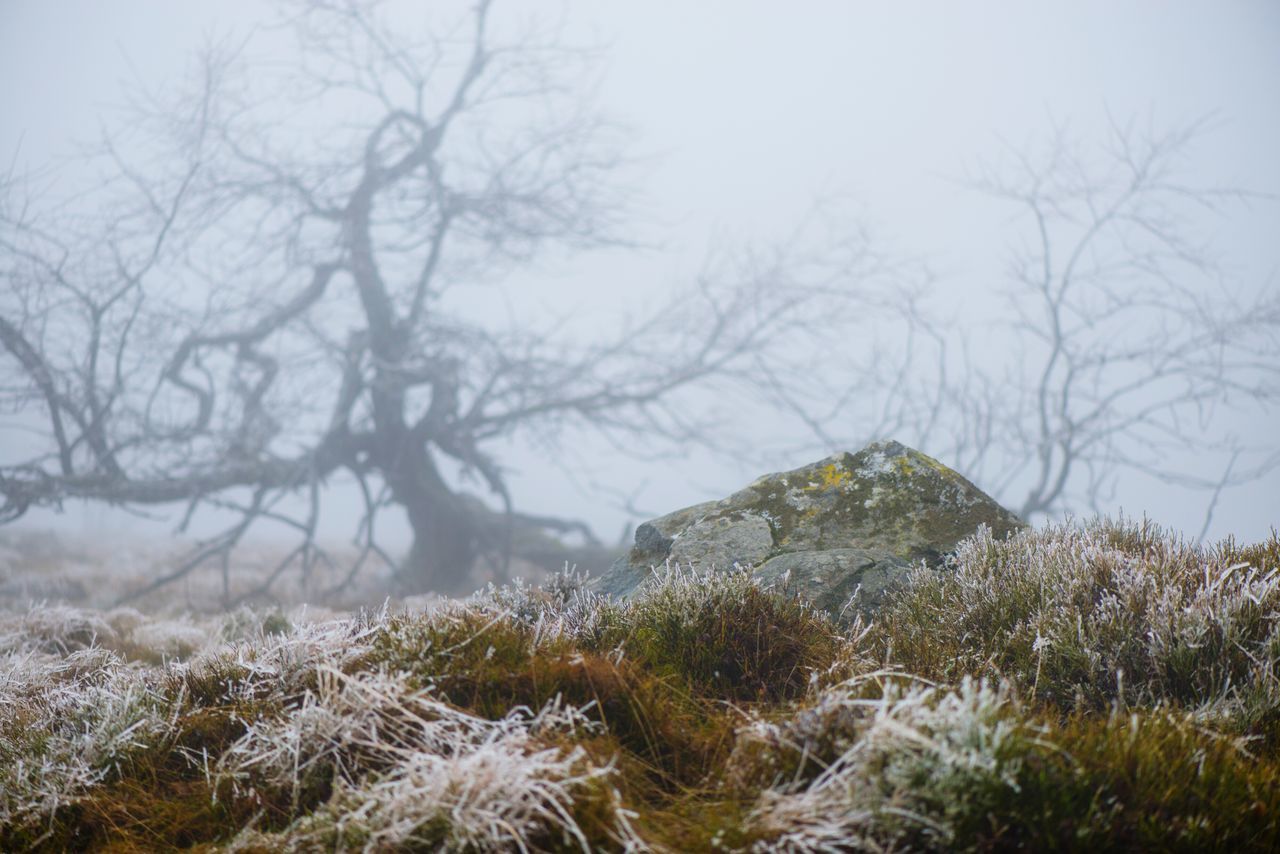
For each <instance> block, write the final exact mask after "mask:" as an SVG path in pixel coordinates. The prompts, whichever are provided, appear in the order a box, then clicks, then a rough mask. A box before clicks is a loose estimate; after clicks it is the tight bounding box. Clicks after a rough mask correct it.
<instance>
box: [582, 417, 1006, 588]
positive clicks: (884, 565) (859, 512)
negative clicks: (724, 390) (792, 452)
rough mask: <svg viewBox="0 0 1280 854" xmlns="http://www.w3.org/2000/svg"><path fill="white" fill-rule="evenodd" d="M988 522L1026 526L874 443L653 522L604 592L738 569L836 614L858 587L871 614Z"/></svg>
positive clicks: (969, 490)
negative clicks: (679, 570)
mask: <svg viewBox="0 0 1280 854" xmlns="http://www.w3.org/2000/svg"><path fill="white" fill-rule="evenodd" d="M979 525H987V526H988V527H990V528H991V529H992V530H993V531H994V532H995V534H996V535H997V536H1005V535H1007V534H1009V533H1010V532H1012V531H1015V530H1017V529H1019V528H1021V527H1023V522H1022V521H1021V520H1020V519H1018V517H1017V516H1015V515H1014V514H1012V513H1010V512H1009V511H1008V510H1006V509H1004V508H1003V507H1001V506H1000V505H999V504H997V503H996V502H995V501H994V500H992V499H991V498H990V497H989V496H987V495H986V494H984V493H983V492H982V491H981V490H979V489H978V488H977V487H976V486H974V485H973V484H972V483H970V482H969V481H967V480H965V479H964V478H963V477H961V476H960V475H959V474H957V473H956V472H954V471H952V470H951V469H949V468H947V467H946V466H944V465H943V464H942V463H939V462H938V461H937V460H934V459H933V458H931V457H928V456H925V455H924V454H922V453H920V452H919V451H915V450H912V449H911V448H907V447H905V446H903V445H901V444H899V443H897V442H877V443H875V444H872V445H868V446H867V447H865V448H863V449H862V450H861V451H859V452H857V453H842V454H836V455H834V456H831V457H828V458H826V459H825V460H820V461H819V462H816V463H812V464H810V465H807V466H804V467H802V468H798V469H796V470H794V471H789V472H783V473H780V474H771V475H765V476H764V477H762V478H760V479H759V480H757V481H756V482H755V483H752V484H751V485H750V486H748V487H746V488H745V489H742V490H740V491H738V492H736V493H734V494H733V495H731V496H729V497H728V498H725V499H723V500H721V501H708V502H705V503H702V504H696V505H694V506H692V507H686V508H684V509H683V510H677V511H676V512H674V513H670V514H668V515H666V516H662V517H660V518H658V519H654V520H652V521H649V522H646V523H644V524H643V525H641V526H640V527H638V528H637V529H636V538H635V546H634V548H632V549H631V551H630V552H629V553H628V554H627V555H625V556H624V557H622V558H620V559H619V560H618V561H616V562H615V563H614V565H613V566H612V567H611V568H610V569H609V571H608V572H606V573H605V575H604V576H602V577H601V578H600V579H599V580H598V581H597V582H596V587H597V589H598V590H600V591H601V592H604V593H609V594H612V595H614V596H627V595H628V594H630V593H631V592H632V591H634V590H635V589H636V588H637V587H638V586H639V585H640V583H641V582H642V581H643V580H644V579H645V578H647V577H648V576H649V574H650V572H651V571H652V569H653V567H657V566H662V565H663V564H664V563H666V562H667V561H670V562H672V563H680V564H692V565H693V566H696V567H698V568H702V569H707V568H713V567H714V568H718V569H727V568H729V567H731V566H733V565H734V564H738V565H740V566H744V567H751V568H752V569H753V571H754V572H756V573H757V574H758V575H759V576H760V577H761V578H763V579H766V580H769V581H775V582H777V581H782V580H783V579H786V583H788V584H790V585H791V587H792V589H794V590H796V591H798V592H799V593H800V594H801V595H802V596H804V597H806V598H808V599H810V600H811V601H813V602H814V603H815V604H817V605H818V606H819V607H822V608H826V609H828V610H833V611H839V610H840V609H841V608H843V606H844V605H845V604H846V603H847V602H848V601H849V598H850V597H851V596H852V595H853V593H854V591H855V590H857V589H858V588H859V585H861V592H860V596H859V603H858V604H859V607H860V608H863V609H867V610H870V609H872V608H874V607H875V605H876V604H878V603H879V601H880V599H881V598H882V597H883V595H884V593H885V592H886V591H887V590H889V589H890V588H891V587H892V586H893V585H894V584H895V583H897V582H898V580H900V579H901V578H902V576H903V575H904V574H905V573H906V571H907V570H909V569H910V567H912V566H914V565H918V564H919V563H920V562H921V561H925V562H927V563H928V564H930V565H933V566H938V565H940V564H941V563H942V560H943V558H944V556H945V555H946V554H947V553H949V552H950V551H952V550H953V549H954V548H955V547H956V546H957V545H958V544H959V542H960V541H961V540H962V539H964V538H965V537H967V536H969V535H970V534H972V533H973V532H974V531H976V530H977V528H978V526H979Z"/></svg>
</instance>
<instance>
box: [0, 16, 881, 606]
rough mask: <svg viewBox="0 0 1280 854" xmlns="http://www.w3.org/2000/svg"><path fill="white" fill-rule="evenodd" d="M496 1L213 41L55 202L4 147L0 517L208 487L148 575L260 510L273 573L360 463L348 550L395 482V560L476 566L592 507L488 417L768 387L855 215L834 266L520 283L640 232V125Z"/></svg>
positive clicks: (438, 580) (427, 572)
mask: <svg viewBox="0 0 1280 854" xmlns="http://www.w3.org/2000/svg"><path fill="white" fill-rule="evenodd" d="M490 5H491V4H490V2H489V0H481V2H479V3H478V4H477V5H476V6H475V7H474V9H472V10H471V11H469V12H468V13H467V14H466V15H465V16H462V17H461V18H460V20H459V21H455V22H452V23H449V25H448V26H443V27H436V28H433V29H427V28H424V29H422V30H413V31H405V30H403V29H402V28H401V27H398V26H396V25H393V24H392V23H391V21H390V20H388V19H385V18H384V16H383V15H382V9H381V4H379V3H371V2H357V1H356V0H307V2H302V3H298V4H295V6H293V7H292V8H291V14H290V16H289V17H288V19H287V23H288V25H289V27H290V29H291V31H292V32H293V33H295V34H296V36H297V38H298V40H299V41H298V44H299V47H298V53H297V62H296V63H292V64H290V65H288V66H287V67H282V65H281V63H280V62H278V61H276V62H270V63H257V64H255V63H254V62H253V61H252V59H251V58H250V57H249V56H248V49H247V48H245V47H244V46H234V48H233V49H227V47H226V46H225V45H224V46H221V47H216V48H214V49H210V50H209V51H207V52H206V53H205V54H204V55H203V56H202V57H201V59H200V61H199V62H198V63H197V65H196V69H197V70H196V73H195V75H194V77H193V83H192V85H191V86H188V87H187V88H185V89H183V90H182V91H181V92H180V94H179V96H178V97H176V98H173V97H164V96H158V95H145V96H139V97H138V100H137V101H136V103H135V104H134V113H133V114H132V116H131V123H130V126H129V130H128V132H126V133H116V134H114V135H110V136H108V137H107V138H106V139H105V140H104V142H103V146H102V154H103V155H104V158H105V159H104V160H103V161H101V162H103V163H105V167H106V168H105V169H104V170H103V171H102V172H101V176H100V177H101V185H100V187H98V188H97V189H96V190H95V191H93V192H91V193H88V194H86V195H84V196H81V197H73V198H72V199H71V200H69V201H67V202H65V203H60V204H57V205H51V204H47V203H44V191H45V190H46V189H48V188H47V187H46V186H44V185H41V183H40V182H39V181H36V180H21V181H20V180H18V179H17V177H14V176H11V178H10V180H9V182H8V185H7V187H6V191H5V193H4V194H3V205H4V207H3V210H0V250H2V252H3V256H2V258H0V263H2V264H3V267H2V268H0V281H3V283H4V284H3V286H2V287H0V346H2V347H3V350H0V353H2V354H3V356H4V357H5V358H4V359H3V360H0V365H2V366H3V367H2V370H3V371H4V373H3V374H2V375H0V376H2V377H4V378H5V379H4V383H5V384H4V385H3V387H0V394H2V395H3V399H2V401H0V402H2V403H3V405H4V406H5V408H6V409H7V410H8V411H9V412H10V413H11V414H16V416H17V417H18V418H19V419H20V420H21V422H22V426H24V427H26V428H29V429H30V430H31V431H33V436H32V438H31V440H30V442H26V441H24V442H23V443H22V444H18V443H16V442H15V443H13V444H11V445H10V452H9V453H8V454H7V455H6V456H8V457H9V458H7V459H4V460H2V461H0V463H3V465H2V466H0V496H3V506H2V508H0V519H4V520H12V519H15V518H18V517H20V516H22V515H23V514H24V513H26V512H27V511H28V510H29V509H30V508H33V507H41V506H55V505H58V504H59V503H61V502H64V501H67V500H75V499H85V500H93V501H103V502H109V503H111V504H116V505H121V506H125V507H139V506H147V505H159V504H166V503H169V502H186V504H187V518H190V516H191V514H193V513H194V512H196V511H197V509H199V508H202V507H214V508H218V509H221V510H223V511H230V512H233V513H234V514H236V519H237V521H236V522H235V523H234V524H233V525H231V526H230V527H229V528H228V529H227V530H226V531H224V532H222V533H221V534H219V535H217V536H214V537H212V538H210V539H209V540H207V541H205V542H204V543H202V544H201V546H200V548H198V549H197V550H196V551H195V552H194V553H193V554H192V555H191V556H190V558H189V559H188V560H187V561H185V562H183V563H182V564H181V565H179V566H177V567H175V568H174V569H173V571H172V572H170V573H168V574H166V575H165V576H164V577H162V578H158V579H156V581H155V584H161V583H164V582H166V581H167V580H170V579H173V578H176V577H178V576H180V575H182V574H184V573H186V572H189V571H191V569H192V568H194V567H198V566H201V565H204V564H206V563H208V562H210V561H212V560H215V559H217V558H221V559H222V561H223V566H224V571H225V566H226V563H225V562H226V557H227V555H228V554H229V553H230V550H231V549H232V548H233V547H235V546H236V545H237V544H238V543H239V542H240V541H241V540H242V538H243V537H244V536H245V534H246V532H247V531H248V530H249V529H250V528H251V527H252V526H254V525H257V524H260V523H273V524H278V525H284V526H286V527H289V528H291V529H293V530H295V531H296V532H297V533H298V534H299V535H300V543H299V545H298V547H297V549H296V550H295V551H294V552H292V553H291V554H290V555H289V557H288V558H287V559H286V560H285V561H284V562H283V563H281V564H280V566H279V567H278V569H277V571H276V573H274V574H273V576H272V578H274V577H275V576H277V575H279V574H280V573H282V572H284V571H286V570H287V569H288V568H289V567H290V566H302V567H303V568H304V571H305V570H307V569H309V568H310V567H311V566H312V565H313V564H314V562H315V561H316V560H324V559H327V556H326V554H325V552H324V551H323V549H322V548H321V547H320V545H319V543H318V542H317V525H318V519H319V516H320V510H321V506H322V502H323V500H324V497H325V495H326V494H327V493H326V489H325V486H326V484H327V482H328V481H329V480H330V479H331V478H333V477H337V476H344V477H348V478H350V479H352V480H353V481H354V483H355V486H356V487H357V488H358V490H359V493H360V495H361V496H362V497H363V502H364V512H363V514H362V518H361V519H359V520H357V521H356V522H355V526H356V527H357V529H358V534H357V536H358V541H359V543H360V546H361V553H360V557H359V559H358V560H357V561H356V563H355V565H354V566H353V567H352V569H351V572H352V573H353V574H354V573H355V572H356V571H358V570H359V568H360V566H361V565H362V564H363V563H364V562H365V560H366V559H367V558H369V557H370V556H371V555H381V556H382V557H383V558H384V559H387V560H390V559H391V558H390V556H389V555H386V553H385V552H384V551H383V550H382V549H381V547H380V545H379V541H378V537H377V534H376V531H377V526H376V522H377V519H378V516H379V512H380V511H382V510H384V509H385V508H387V507H398V508H402V509H403V511H404V512H405V514H406V515H407V517H408V520H409V523H410V525H411V527H412V530H413V534H414V545H413V548H412V551H411V554H410V555H409V558H408V560H407V565H406V566H405V567H404V568H403V570H402V573H401V576H402V578H403V579H404V581H405V584H406V586H408V587H410V588H412V589H436V590H444V591H449V592H457V591H459V590H461V589H463V588H464V587H465V585H466V584H467V581H468V571H469V570H470V569H471V567H472V566H473V564H474V562H475V561H476V559H477V557H478V556H479V555H482V554H490V555H497V556H498V558H497V559H498V560H499V561H501V560H502V556H503V555H506V554H508V553H509V543H510V539H511V531H512V527H513V525H518V524H521V523H523V524H525V525H528V526H534V527H538V528H543V529H548V530H567V529H568V528H570V527H573V526H572V524H571V523H567V522H565V521H564V520H560V519H555V518H548V517H545V516H535V515H526V514H521V513H518V512H517V511H516V509H515V508H513V507H512V502H511V498H510V493H509V490H508V486H507V480H506V474H505V472H504V469H503V467H502V464H501V461H500V460H499V459H497V458H495V456H494V453H493V450H492V449H493V448H494V447H495V443H497V442H499V441H501V440H503V439H504V438H506V437H509V436H511V435H512V434H513V433H515V432H516V431H536V433H537V434H538V435H540V436H543V437H554V436H558V435H561V434H562V433H563V431H565V430H567V429H578V428H589V429H594V430H598V431H601V432H602V433H604V434H606V435H608V436H610V437H612V438H613V439H614V440H616V441H619V442H621V443H623V444H628V445H632V444H634V443H635V442H636V441H639V440H643V441H646V442H648V441H651V440H656V441H660V442H668V443H682V442H688V441H692V440H696V439H698V438H700V437H701V438H705V437H706V436H707V433H706V428H707V421H706V420H705V418H704V417H700V416H699V415H698V412H697V410H696V409H691V408H689V407H688V406H687V401H686V400H684V399H682V398H681V397H680V393H681V391H682V390H684V389H688V388H692V387H695V386H699V387H705V386H706V384H707V383H719V384H720V385H721V387H723V386H730V385H734V384H738V385H739V386H740V387H744V388H746V387H750V386H751V384H752V380H753V375H752V374H753V370H754V369H753V364H752V359H753V358H754V357H757V356H759V355H760V354H762V353H765V352H767V350H768V349H769V348H770V347H773V346H775V345H777V344H778V343H786V344H787V346H794V342H795V336H794V335H791V334H789V331H791V330H794V329H797V328H800V327H801V325H802V324H804V323H808V322H810V321H811V320H812V312H810V309H812V308H814V307H816V305H817V304H818V302H819V301H821V300H829V299H830V298H831V297H832V296H833V293H834V291H835V290H838V289H837V288H835V286H834V285H833V283H834V282H836V281H837V279H838V278H839V277H840V276H841V275H847V274H848V272H849V265H850V264H852V265H854V266H858V265H862V264H864V263H865V261H866V258H868V257H869V255H866V254H864V252H863V249H862V247H858V246H853V245H849V246H846V247H843V248H844V249H845V250H847V252H846V253H845V254H844V255H839V254H838V253H837V255H834V256H832V258H833V259H835V260H833V262H832V263H833V265H834V266H830V265H828V266H822V265H817V266H815V265H814V264H813V263H810V262H811V261H812V259H806V260H805V262H804V263H798V262H797V260H796V259H795V258H793V257H791V256H789V255H788V254H787V253H786V252H778V253H774V254H770V253H769V252H760V253H757V254H755V255H753V256H752V257H750V258H743V259H740V263H736V264H734V265H730V266H729V267H728V268H721V269H720V272H719V273H718V274H715V275H713V274H711V273H710V272H709V273H708V274H707V275H704V276H703V277H701V278H700V279H699V280H698V281H697V282H696V283H695V285H694V286H693V287H691V288H688V289H686V290H685V291H684V292H682V293H679V294H678V295H677V296H676V297H674V298H672V299H671V300H669V301H658V302H657V303H656V304H653V305H652V306H651V310H650V311H649V312H647V313H646V314H645V315H644V316H642V317H638V318H633V319H632V320H631V322H629V323H627V324H626V325H625V328H622V329H621V331H620V332H618V333H617V334H615V335H612V336H609V337H597V338H596V339H594V340H585V341H579V340H574V339H573V338H571V337H568V336H566V335H564V334H562V333H560V332H559V331H558V330H557V329H556V328H554V327H550V328H539V327H537V326H536V325H534V324H533V323H531V322H530V321H529V320H527V319H526V318H523V317H514V318H511V317H507V316H505V315H504V310H503V299H504V296H503V295H504V294H509V293H510V291H505V290H503V289H502V288H500V287H498V283H500V282H504V281H507V278H504V277H508V276H509V274H511V273H512V271H513V270H518V269H519V268H520V267H521V266H522V265H525V264H526V263H529V262H531V261H533V260H534V259H535V258H536V257H538V256H539V255H540V254H541V253H543V252H544V251H546V250H547V249H548V248H550V247H555V246H562V247H569V248H591V247H602V246H619V245H624V244H626V243H627V241H626V240H625V236H626V235H625V232H624V228H623V226H624V223H625V220H624V218H623V215H624V214H625V212H626V201H627V199H626V193H625V192H624V188H623V187H621V186H620V184H619V180H618V176H619V174H620V172H619V169H620V167H621V166H622V165H623V163H624V160H623V154H622V147H621V143H622V142H623V141H624V140H625V136H626V134H625V133H623V132H621V131H620V130H619V129H618V128H616V127H614V126H611V125H610V124H608V123H606V122H604V121H602V120H601V119H600V118H598V117H597V116H596V115H595V114H594V113H593V112H592V110H591V109H590V107H589V103H588V102H586V101H584V99H583V97H582V96H581V94H580V87H579V86H578V85H576V83H575V82H574V81H575V80H576V79H578V78H579V77H580V76H581V75H582V74H583V68H584V67H585V66H584V65H583V63H584V61H586V60H588V59H589V57H588V56H584V55H583V54H582V53H579V52H574V51H571V50H566V49H564V48H563V47H561V46H559V45H558V44H557V42H556V39H555V38H554V37H547V36H546V34H545V33H543V32H542V31H541V30H540V29H539V28H538V26H537V25H536V24H527V25H524V24H521V25H520V27H519V28H518V29H516V28H515V25H514V24H510V23H507V24H506V25H505V27H506V28H505V30H501V31H499V30H500V29H501V28H497V27H495V23H494V21H492V20H491V18H492V15H491V14H490ZM503 33H505V35H503ZM836 268H839V269H838V271H837V269H836ZM10 435H11V436H16V435H17V434H16V433H11V434H10ZM28 445H30V446H33V448H34V449H33V450H32V451H31V453H30V454H27V455H25V456H23V457H22V458H19V459H14V458H12V457H13V453H14V451H13V449H15V448H18V447H27V446H28ZM447 466H453V467H454V468H455V469H456V470H457V471H458V472H459V473H460V474H459V475H458V476H460V477H463V478H467V477H470V478H472V479H473V480H475V481H476V482H478V483H481V484H483V486H484V487H486V488H487V489H488V490H489V491H490V492H491V493H492V494H493V495H494V496H496V498H497V501H498V503H499V505H500V507H501V510H500V511H497V512H495V511H490V510H487V509H486V508H485V506H484V505H482V504H479V503H478V502H477V501H475V500H474V499H472V498H470V497H468V496H467V495H466V494H464V493H463V492H461V491H460V488H459V486H460V485H459V482H458V481H457V479H456V477H455V478H452V479H451V476H450V474H449V471H450V470H451V469H448V468H447ZM294 496H302V497H303V498H304V502H303V505H304V509H303V510H302V512H301V513H298V512H295V511H292V510H290V509H289V508H290V506H291V505H290V503H289V501H288V500H286V499H290V498H291V497H294Z"/></svg>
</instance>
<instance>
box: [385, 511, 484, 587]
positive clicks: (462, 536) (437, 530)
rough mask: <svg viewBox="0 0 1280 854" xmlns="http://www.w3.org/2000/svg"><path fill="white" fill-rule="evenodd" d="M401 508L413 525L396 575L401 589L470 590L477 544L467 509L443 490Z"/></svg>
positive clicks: (472, 523)
mask: <svg viewBox="0 0 1280 854" xmlns="http://www.w3.org/2000/svg"><path fill="white" fill-rule="evenodd" d="M405 511H406V512H407V513H408V516H409V524H410V526H412V528H413V546H412V547H411V548H410V549H409V557H408V560H407V561H406V564H405V566H404V567H403V568H402V571H401V576H400V577H401V582H400V583H401V587H402V588H403V589H404V590H405V592H406V593H426V592H434V593H444V594H446V595H449V596H461V595H465V594H467V593H470V592H472V590H474V589H475V585H474V582H473V581H472V578H471V569H472V567H473V566H474V564H475V561H476V554H477V547H476V532H475V529H474V526H475V523H474V520H473V519H472V517H471V513H470V511H469V509H468V508H467V507H466V506H465V505H464V504H463V503H462V502H461V501H459V500H458V497H457V496H456V495H454V494H453V493H451V492H447V491H446V492H444V493H441V494H437V495H433V496H431V497H430V498H426V499H424V500H420V501H418V502H416V503H414V504H412V505H407V506H406V507H405Z"/></svg>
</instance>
